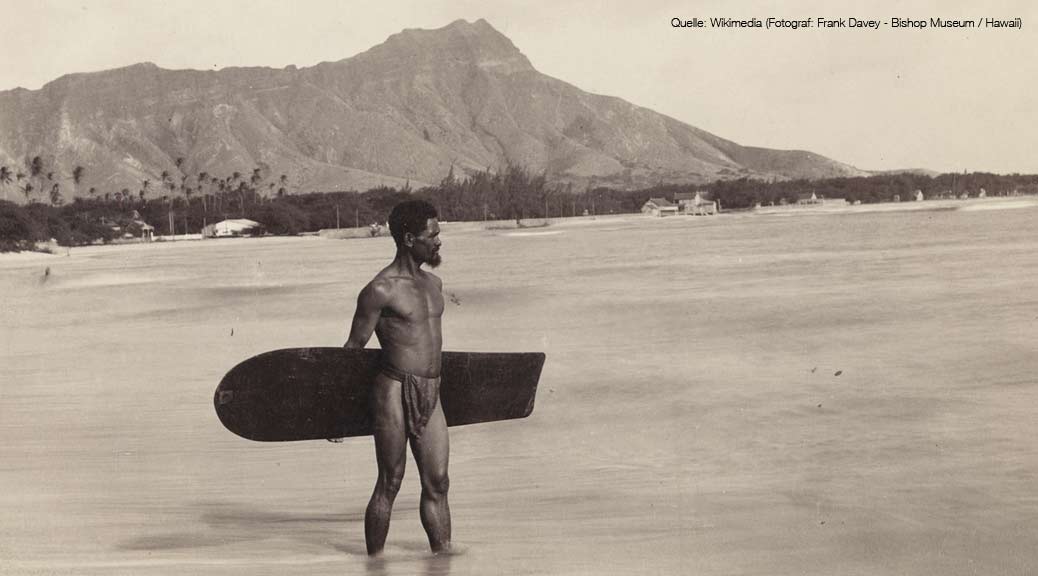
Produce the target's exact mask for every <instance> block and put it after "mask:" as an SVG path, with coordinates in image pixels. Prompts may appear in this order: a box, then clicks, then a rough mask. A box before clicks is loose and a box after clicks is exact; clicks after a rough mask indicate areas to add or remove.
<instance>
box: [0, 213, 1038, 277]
mask: <svg viewBox="0 0 1038 576" xmlns="http://www.w3.org/2000/svg"><path fill="white" fill-rule="evenodd" d="M1035 207H1038V196H1008V197H1005V196H999V197H994V198H969V199H965V200H960V199H942V200H923V201H921V202H917V201H906V202H880V203H875V204H858V205H853V204H845V205H842V206H825V205H807V206H800V205H795V204H790V205H786V206H766V207H761V208H749V209H743V210H730V211H727V212H722V213H720V214H717V215H716V216H695V217H694V216H689V215H676V216H665V217H652V216H648V215H646V214H642V213H639V212H632V213H624V214H601V215H597V216H563V217H557V218H528V219H525V220H523V225H522V226H517V225H516V224H515V220H477V221H467V222H466V221H463V222H441V228H442V229H443V230H444V231H447V232H450V233H480V232H485V233H490V234H501V233H508V234H515V233H516V232H526V231H529V232H538V231H539V232H542V233H543V232H544V231H545V230H558V231H561V230H564V229H567V228H577V227H587V226H595V225H609V224H616V223H620V222H632V221H634V222H636V221H663V222H667V223H674V222H698V221H700V220H704V221H707V222H709V221H713V220H714V218H724V217H747V216H752V217H758V216H798V215H799V216H813V215H832V214H867V213H876V212H924V211H942V210H956V211H964V212H974V211H978V212H979V211H991V210H1011V209H1019V208H1035ZM377 238H389V235H388V234H386V235H379V236H371V235H370V232H369V228H368V227H366V226H364V227H361V228H340V229H325V230H319V231H317V232H308V233H304V234H299V235H296V236H258V237H248V236H242V237H235V238H202V237H201V236H199V235H194V234H192V235H184V236H178V237H177V239H176V240H168V239H166V238H163V240H162V241H153V242H119V243H113V244H96V245H89V246H73V247H64V246H62V247H61V249H62V251H63V252H65V253H54V252H45V251H22V252H0V265H18V264H23V263H36V262H54V261H56V259H57V258H68V257H72V256H73V255H77V256H78V255H83V254H87V255H90V254H94V253H97V252H105V253H108V252H112V251H127V252H129V251H136V250H163V249H171V248H173V247H175V246H184V245H192V246H196V247H201V246H210V247H212V246H215V245H226V244H228V243H234V242H277V241H306V240H311V241H320V240H364V239H372V240H374V239H377Z"/></svg>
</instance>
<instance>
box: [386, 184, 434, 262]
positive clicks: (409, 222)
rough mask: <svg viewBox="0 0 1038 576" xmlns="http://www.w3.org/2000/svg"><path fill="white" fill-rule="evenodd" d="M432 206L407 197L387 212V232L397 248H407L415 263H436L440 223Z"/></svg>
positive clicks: (423, 201)
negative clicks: (391, 236)
mask: <svg viewBox="0 0 1038 576" xmlns="http://www.w3.org/2000/svg"><path fill="white" fill-rule="evenodd" d="M437 216H438V215H437V213H436V208H435V207H433V205H432V204H429V203H428V202H426V201H425V200H407V201H404V202H401V203H399V204H397V205H396V206H394V207H393V211H392V212H390V213H389V232H390V234H392V235H393V240H394V241H395V242H396V247H397V250H407V251H408V252H410V254H411V256H412V257H413V258H414V259H415V260H417V261H418V262H419V263H428V264H429V265H430V266H432V267H433V268H435V267H437V266H439V265H440V238H439V236H440V224H439V222H437V220H436V218H437Z"/></svg>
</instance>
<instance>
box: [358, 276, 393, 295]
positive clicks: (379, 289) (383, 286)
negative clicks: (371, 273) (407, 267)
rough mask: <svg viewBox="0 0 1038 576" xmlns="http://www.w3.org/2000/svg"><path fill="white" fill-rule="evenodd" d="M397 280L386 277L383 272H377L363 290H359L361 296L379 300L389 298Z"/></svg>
mask: <svg viewBox="0 0 1038 576" xmlns="http://www.w3.org/2000/svg"><path fill="white" fill-rule="evenodd" d="M398 280H399V279H398V278H394V277H392V276H388V275H386V273H385V270H383V271H382V272H379V273H378V274H376V275H375V277H374V278H372V279H371V281H370V282H368V284H367V285H366V286H364V288H363V289H361V291H360V293H361V295H362V296H363V295H368V296H369V297H375V298H379V299H386V298H389V297H390V296H391V295H392V294H393V288H394V287H395V286H396V284H397V281H398Z"/></svg>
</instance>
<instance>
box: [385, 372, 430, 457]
mask: <svg viewBox="0 0 1038 576" xmlns="http://www.w3.org/2000/svg"><path fill="white" fill-rule="evenodd" d="M379 372H381V373H382V374H385V375H386V377H387V378H389V379H391V380H396V381H397V382H399V383H400V396H401V398H402V399H403V404H404V420H405V422H406V426H407V434H408V435H409V436H411V437H412V438H415V439H417V438H418V437H419V436H421V435H422V431H423V430H425V425H426V424H428V423H429V418H430V417H432V413H433V411H434V410H436V404H437V403H438V402H439V401H440V378H439V377H436V378H425V377H422V376H415V375H414V374H408V373H407V372H404V371H403V370H398V369H397V368H394V367H393V366H389V365H388V364H381V365H380V366H379Z"/></svg>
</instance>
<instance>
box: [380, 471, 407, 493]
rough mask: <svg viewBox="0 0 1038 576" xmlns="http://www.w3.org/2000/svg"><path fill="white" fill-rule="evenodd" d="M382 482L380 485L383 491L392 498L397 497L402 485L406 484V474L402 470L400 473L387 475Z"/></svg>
mask: <svg viewBox="0 0 1038 576" xmlns="http://www.w3.org/2000/svg"><path fill="white" fill-rule="evenodd" d="M380 480H381V481H380V482H379V484H381V486H382V491H383V492H384V493H385V494H386V495H387V496H389V497H390V498H393V497H395V496H396V495H397V492H400V485H401V484H403V482H404V472H403V470H401V471H400V472H394V473H391V474H386V475H384V476H383V477H382V478H380Z"/></svg>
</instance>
